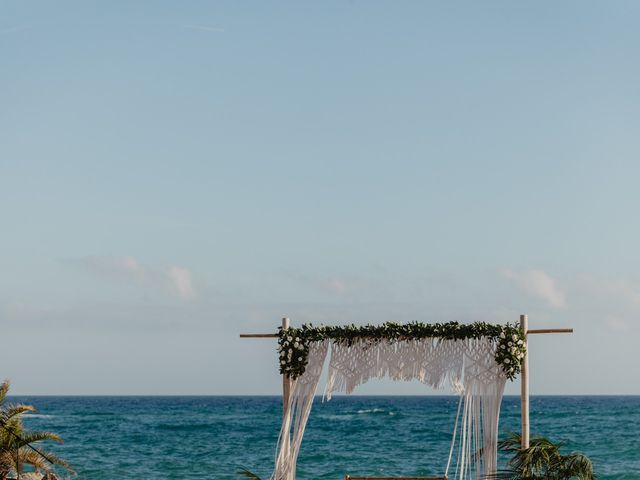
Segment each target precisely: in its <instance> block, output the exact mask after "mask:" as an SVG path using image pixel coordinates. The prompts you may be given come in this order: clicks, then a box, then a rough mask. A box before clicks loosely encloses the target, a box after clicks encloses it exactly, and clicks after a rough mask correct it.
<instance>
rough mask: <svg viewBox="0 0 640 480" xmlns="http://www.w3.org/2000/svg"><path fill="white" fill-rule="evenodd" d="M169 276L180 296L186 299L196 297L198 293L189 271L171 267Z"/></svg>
mask: <svg viewBox="0 0 640 480" xmlns="http://www.w3.org/2000/svg"><path fill="white" fill-rule="evenodd" d="M168 275H169V279H170V280H171V282H172V284H173V287H174V288H175V290H176V292H178V295H180V296H181V297H182V298H185V299H187V298H193V297H195V295H196V292H195V290H194V288H193V281H192V280H191V272H190V271H189V270H187V269H186V268H182V267H171V268H170V269H169V272H168Z"/></svg>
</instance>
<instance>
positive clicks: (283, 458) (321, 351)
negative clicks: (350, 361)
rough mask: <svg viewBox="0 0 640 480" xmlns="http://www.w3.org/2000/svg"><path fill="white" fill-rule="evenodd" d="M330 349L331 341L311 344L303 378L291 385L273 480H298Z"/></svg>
mask: <svg viewBox="0 0 640 480" xmlns="http://www.w3.org/2000/svg"><path fill="white" fill-rule="evenodd" d="M328 347H329V341H328V340H324V341H322V342H313V343H311V345H309V357H308V363H307V368H306V369H305V372H304V374H303V375H301V376H300V377H298V378H297V379H295V380H293V381H292V382H291V389H290V393H289V402H288V403H287V407H286V411H285V414H284V416H283V419H282V428H281V429H280V436H279V438H278V447H277V449H276V451H277V455H276V465H275V470H274V472H273V474H272V475H271V480H295V478H296V464H297V461H298V453H299V452H300V445H301V444H302V436H303V435H304V430H305V427H306V426H307V420H308V419H309V414H310V413H311V407H312V405H313V398H314V396H315V394H316V390H317V388H318V382H319V381H320V375H321V374H322V368H323V367H324V363H325V359H326V357H327V349H328Z"/></svg>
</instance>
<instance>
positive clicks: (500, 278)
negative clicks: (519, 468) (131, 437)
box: [0, 0, 640, 395]
mask: <svg viewBox="0 0 640 480" xmlns="http://www.w3.org/2000/svg"><path fill="white" fill-rule="evenodd" d="M639 18H640V4H639V3H638V2H632V1H628V2H625V1H615V2H591V1H565V2H552V1H544V2H528V3H522V2H518V3H514V2H508V1H504V2H502V1H487V2H471V1H470V2H410V1H406V2H395V1H389V2H362V1H342V2H331V1H328V2H293V1H291V2H231V1H229V2H210V1H193V2H156V1H154V2H151V1H132V2H124V1H110V2H87V1H78V2H70V1H61V2H34V1H10V0H0V72H2V74H1V75H0V105H1V106H0V218H1V219H2V221H1V223H0V225H1V226H2V227H1V229H0V339H1V345H2V346H1V347H0V377H2V378H10V379H11V380H12V385H13V388H12V391H13V393H15V394H50V395H55V394H175V395H182V394H213V395H216V394H278V393H279V392H280V388H281V382H280V379H279V376H278V371H277V368H278V367H277V356H276V355H277V354H276V344H275V342H274V341H272V340H241V339H240V338H239V336H238V335H239V334H240V333H245V332H248V333H263V332H273V331H275V329H276V328H277V327H278V325H280V319H281V318H282V317H289V318H290V319H291V322H292V325H301V324H303V323H309V322H312V323H314V324H321V323H323V324H327V325H332V324H344V323H356V324H366V323H380V322H384V321H398V322H409V321H422V322H425V323H430V322H444V321H450V320H458V321H461V322H465V323H466V322H472V321H478V320H482V321H488V322H492V323H505V322H515V321H518V317H519V315H520V314H523V313H526V314H528V315H529V322H530V326H531V328H545V327H573V328H574V329H575V333H574V334H572V335H545V336H542V335H539V336H536V337H533V338H531V341H530V369H531V370H530V381H531V393H532V394H640V370H638V369H637V368H635V366H636V365H637V353H636V352H637V345H638V338H639V334H640V321H639V319H638V317H639V314H640V272H639V270H640V268H639V267H640V256H639V255H638V241H639V240H640V222H639V221H638V206H639V204H640V189H639V188H638V179H640V137H639V135H638V132H639V131H640V89H639V88H638V85H640V62H638V60H637V52H638V48H639V47H640V30H639V29H638V28H637V25H638V19H639ZM518 391H519V383H518V382H517V381H516V382H514V383H513V384H510V385H509V386H508V387H507V393H517V392H518ZM357 393H362V394H429V393H433V392H432V391H431V390H429V389H428V388H427V387H425V386H423V385H420V384H418V383H394V382H390V381H378V382H372V383H370V384H367V385H365V386H364V387H362V388H361V389H359V390H357ZM445 393H446V392H445Z"/></svg>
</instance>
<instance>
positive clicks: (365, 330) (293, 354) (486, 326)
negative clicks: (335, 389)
mask: <svg viewBox="0 0 640 480" xmlns="http://www.w3.org/2000/svg"><path fill="white" fill-rule="evenodd" d="M480 337H487V338H488V339H490V340H491V341H493V342H497V343H498V348H497V349H496V356H495V359H496V362H497V363H498V364H499V365H500V366H502V369H503V370H504V373H505V375H506V376H507V378H509V379H510V380H513V379H514V378H515V377H516V375H518V373H520V366H521V363H522V359H523V358H524V354H525V353H526V346H525V337H524V332H523V331H522V330H521V329H520V327H519V326H518V325H517V324H509V323H507V324H504V325H494V324H490V323H485V322H475V323H471V324H461V323H458V322H448V323H432V324H425V323H420V322H412V323H407V324H400V323H394V322H387V323H383V324H382V325H364V326H357V325H345V326H338V327H331V326H320V327H314V326H313V325H311V324H308V325H302V327H300V328H289V329H288V330H283V329H282V327H280V328H279V332H278V352H279V355H280V373H281V374H283V375H288V376H289V377H290V378H293V379H295V378H298V377H299V376H300V375H302V374H303V373H304V371H305V369H306V367H307V361H308V357H309V343H310V342H317V341H322V340H331V341H333V342H334V343H339V344H344V343H346V344H348V345H351V344H352V343H353V342H354V341H355V340H368V341H369V342H371V344H376V343H378V342H380V341H382V340H389V341H392V342H394V341H404V340H419V339H423V338H442V339H446V340H465V339H467V338H480Z"/></svg>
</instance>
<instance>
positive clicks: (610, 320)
mask: <svg viewBox="0 0 640 480" xmlns="http://www.w3.org/2000/svg"><path fill="white" fill-rule="evenodd" d="M605 324H606V325H607V327H608V328H609V330H613V331H614V332H626V331H627V330H629V323H628V322H627V321H625V320H624V319H622V318H620V317H616V316H613V315H609V316H607V318H606V319H605Z"/></svg>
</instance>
